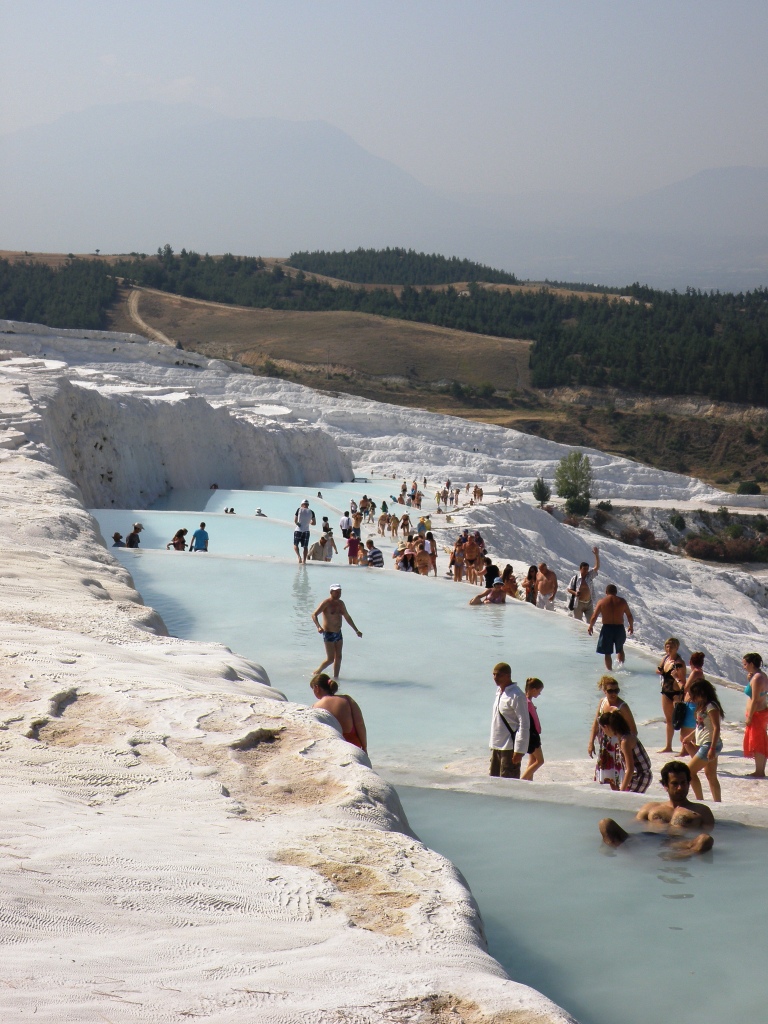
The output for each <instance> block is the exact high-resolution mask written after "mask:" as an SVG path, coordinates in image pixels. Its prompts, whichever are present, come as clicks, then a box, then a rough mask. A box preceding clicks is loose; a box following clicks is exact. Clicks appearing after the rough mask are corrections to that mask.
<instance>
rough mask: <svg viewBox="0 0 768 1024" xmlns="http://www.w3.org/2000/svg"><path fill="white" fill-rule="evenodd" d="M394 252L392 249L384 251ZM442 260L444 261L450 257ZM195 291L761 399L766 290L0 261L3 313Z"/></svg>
mask: <svg viewBox="0 0 768 1024" xmlns="http://www.w3.org/2000/svg"><path fill="white" fill-rule="evenodd" d="M389 251H390V252H395V251H397V250H389ZM446 263H450V261H449V260H447V261H446ZM110 273H111V274H114V275H116V276H122V277H124V278H125V280H126V281H127V282H129V283H130V282H135V283H137V284H140V285H146V286H149V287H153V288H158V289H162V290H164V291H167V292H172V293H175V294H179V295H184V296H188V297H191V298H200V299H207V300H210V301H214V302H220V303H230V304H236V305H242V306H253V307H257V308H271V309H279V310H298V311H304V312H323V311H329V310H335V311H344V310H346V311H353V312H358V313H373V314H378V315H380V316H386V317H395V318H399V319H403V320H410V321H415V322H419V323H427V324H434V325H437V326H440V327H450V328H457V329H459V330H462V331H469V332H475V333H480V334H487V335H495V336H498V337H502V338H521V339H526V340H530V341H532V342H533V343H534V344H533V345H532V347H531V356H530V369H531V380H532V383H533V384H534V386H536V387H541V388H547V387H555V386H559V385H566V384H576V385H594V386H598V387H602V386H606V385H613V386H616V387H620V388H627V389H630V390H634V391H639V392H644V393H648V394H662V395H666V394H694V395H705V396H707V397H711V398H714V399H718V400H724V401H732V402H742V403H744V402H746V403H752V404H755V405H762V406H768V290H766V289H757V290H756V291H753V292H747V293H745V294H739V295H733V294H728V293H726V294H720V293H701V292H697V291H693V290H689V291H687V292H685V293H677V292H663V291H657V290H654V289H650V288H646V287H642V286H640V285H632V286H631V287H629V288H627V289H626V290H625V294H624V295H621V296H618V295H595V296H594V297H592V296H584V295H576V294H573V293H571V294H569V293H567V292H565V293H562V292H556V291H554V290H552V289H550V288H543V287H542V288H520V287H516V288H504V287H498V286H495V287H484V286H483V285H482V284H480V283H477V282H473V283H470V284H469V285H468V288H467V290H466V291H464V292H459V291H457V290H456V289H455V288H452V287H450V286H448V287H441V288H427V287H421V288H417V287H414V286H412V285H405V286H404V287H402V289H401V291H400V294H396V292H395V291H393V289H392V288H387V287H375V288H370V287H368V288H363V287H356V286H353V285H342V286H339V287H334V286H332V285H331V284H329V283H327V282H323V281H318V280H315V279H313V278H310V277H308V276H306V274H305V273H304V272H303V271H298V272H293V273H291V274H288V273H286V271H285V270H284V269H283V268H282V267H281V266H280V265H279V264H278V265H276V266H274V267H272V268H270V267H268V266H266V265H265V264H264V262H263V261H262V260H261V259H256V258H250V257H236V256H232V255H226V256H224V257H217V258H213V257H211V256H207V255H206V256H201V255H199V254H198V253H194V252H187V251H186V250H182V251H181V252H180V253H178V254H176V253H174V252H173V250H172V249H171V247H170V246H165V248H164V249H162V250H158V252H157V255H155V256H152V257H133V258H131V259H127V260H122V261H120V262H117V263H114V264H113V265H112V266H111V267H109V266H105V264H104V263H101V262H96V261H89V260H75V261H70V262H69V263H68V264H67V265H66V266H65V267H64V268H62V269H61V270H60V271H58V272H55V271H53V270H51V269H50V268H47V267H40V266H39V265H35V266H32V265H28V264H15V265H11V264H8V263H5V262H4V261H3V262H0V316H3V317H9V318H12V319H26V320H35V321H39V322H42V323H49V324H51V325H52V326H58V327H101V326H103V324H104V310H105V308H106V306H107V305H108V304H109V302H110V301H112V299H113V296H114V281H113V279H112V278H111V277H110V276H109V275H110Z"/></svg>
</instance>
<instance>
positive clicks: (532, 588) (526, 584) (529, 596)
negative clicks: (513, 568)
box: [523, 565, 539, 605]
mask: <svg viewBox="0 0 768 1024" xmlns="http://www.w3.org/2000/svg"><path fill="white" fill-rule="evenodd" d="M538 571H539V570H538V568H537V566H535V565H532V566H531V567H530V569H529V570H528V575H527V576H526V577H525V579H524V580H523V590H524V591H525V600H526V601H527V602H528V604H533V605H535V604H536V590H537V587H536V573H537V572H538Z"/></svg>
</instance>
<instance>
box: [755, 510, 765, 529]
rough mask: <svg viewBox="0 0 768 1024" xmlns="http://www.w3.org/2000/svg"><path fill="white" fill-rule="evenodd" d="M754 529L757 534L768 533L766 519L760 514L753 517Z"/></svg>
mask: <svg viewBox="0 0 768 1024" xmlns="http://www.w3.org/2000/svg"><path fill="white" fill-rule="evenodd" d="M755 529H756V530H757V531H758V533H765V532H766V531H768V519H766V517H765V516H764V515H763V514H762V512H761V513H760V515H759V516H755Z"/></svg>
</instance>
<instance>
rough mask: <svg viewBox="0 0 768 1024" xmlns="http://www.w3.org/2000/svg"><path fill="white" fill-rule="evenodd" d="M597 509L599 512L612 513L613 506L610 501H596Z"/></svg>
mask: <svg viewBox="0 0 768 1024" xmlns="http://www.w3.org/2000/svg"><path fill="white" fill-rule="evenodd" d="M597 507H598V508H599V509H600V511H601V512H612V511H613V505H612V504H611V502H610V501H598V503H597Z"/></svg>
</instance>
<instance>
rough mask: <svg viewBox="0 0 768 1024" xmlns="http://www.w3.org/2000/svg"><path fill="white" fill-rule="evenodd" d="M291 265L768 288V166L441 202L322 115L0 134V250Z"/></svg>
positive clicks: (122, 108) (151, 111)
mask: <svg viewBox="0 0 768 1024" xmlns="http://www.w3.org/2000/svg"><path fill="white" fill-rule="evenodd" d="M166 242H170V244H171V245H172V246H173V247H174V248H175V249H180V248H182V247H186V248H188V249H196V250H198V251H201V252H206V251H207V252H212V253H216V252H219V253H220V252H234V253H238V254H243V255H263V256H267V255H269V256H276V255H285V256H287V255H288V254H289V253H290V252H291V251H294V250H297V249H327V250H333V249H342V248H347V249H350V248H357V247H358V246H364V247H383V246H387V245H397V246H405V247H409V248H414V249H417V250H420V251H421V250H424V251H427V252H440V253H443V254H445V255H449V256H450V255H456V256H461V257H468V258H470V259H474V260H478V261H480V262H481V263H486V264H489V265H492V266H497V267H500V268H502V269H505V270H511V271H513V272H514V273H516V274H517V275H518V276H520V277H524V278H526V277H527V278H533V279H537V280H538V279H542V278H544V277H548V278H550V279H558V280H571V281H591V282H596V283H601V284H610V285H623V284H628V283H630V282H632V281H636V280H638V281H640V282H642V283H648V284H651V285H654V286H657V287H667V288H670V287H675V288H685V287H686V286H688V285H692V286H694V287H699V288H719V289H721V290H741V289H746V288H754V287H758V286H765V285H768V168H748V167H733V168H722V169H713V170H706V171H701V172H700V173H699V174H696V175H694V176H693V177H692V178H689V179H687V180H685V181H681V182H676V183H675V184H673V185H670V186H667V187H666V188H662V189H658V190H656V191H654V192H649V193H648V194H646V195H643V196H639V197H637V198H634V199H629V200H626V201H624V202H621V203H616V202H615V201H613V202H606V203H600V202H599V201H598V200H596V199H592V198H585V197H577V196H567V195H559V194H558V195H556V194H546V193H542V194H537V195H535V196H489V195H483V196H478V195H466V196H457V195H446V194H442V193H440V192H438V191H436V190H434V189H431V188H428V187H427V186H425V185H423V184H422V183H421V182H419V181H417V180H416V179H415V178H414V177H412V176H411V175H409V174H408V173H406V172H405V171H403V170H402V169H401V168H399V167H397V166H396V165H395V164H393V163H391V162H389V161H386V160H382V159H380V158H379V157H376V156H373V155H372V154H371V153H369V152H367V151H366V150H365V149H363V148H362V147H361V146H359V145H357V143H355V142H354V141H353V140H352V139H351V138H350V137H349V136H348V135H346V134H345V133H344V132H342V131H340V130H339V129H337V128H334V127H333V126H331V125H328V124H326V123H324V122H321V121H298V122H294V121H284V120H278V119H275V118H249V119H242V120H238V119H232V118H225V117H222V116H220V115H217V114H214V113H211V112H210V111H206V110H203V109H201V108H198V107H195V106H192V105H189V104H180V105H175V106H166V105H163V104H159V103H149V102H147V103H133V104H122V105H117V106H109V107H92V108H90V109H88V110H85V111H82V112H80V113H77V114H70V115H67V116H65V117H62V118H61V119H59V120H58V121H56V122H54V123H53V124H49V125H40V126H36V127H34V128H29V129H25V130H23V131H18V132H15V133H12V134H8V135H5V136H3V137H0V248H6V249H26V250H30V251H35V250H43V251H63V252H70V251H72V252H77V251H80V252H88V251H93V250H95V249H97V248H98V249H100V250H101V251H102V252H131V251H136V252H147V251H150V252H151V251H154V249H156V248H157V246H158V245H163V244H165V243H166Z"/></svg>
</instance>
